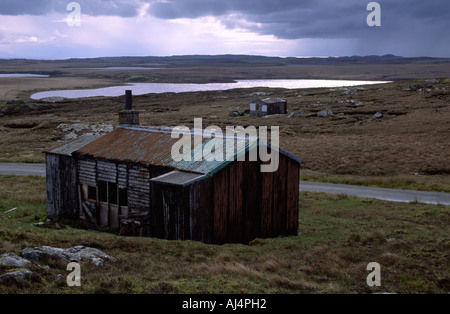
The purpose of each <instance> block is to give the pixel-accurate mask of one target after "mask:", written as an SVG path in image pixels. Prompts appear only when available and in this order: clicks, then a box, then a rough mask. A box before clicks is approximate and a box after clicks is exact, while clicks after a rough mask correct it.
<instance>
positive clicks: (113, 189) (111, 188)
mask: <svg viewBox="0 0 450 314" xmlns="http://www.w3.org/2000/svg"><path fill="white" fill-rule="evenodd" d="M108 195H109V203H110V204H113V205H117V184H115V183H111V182H108Z"/></svg>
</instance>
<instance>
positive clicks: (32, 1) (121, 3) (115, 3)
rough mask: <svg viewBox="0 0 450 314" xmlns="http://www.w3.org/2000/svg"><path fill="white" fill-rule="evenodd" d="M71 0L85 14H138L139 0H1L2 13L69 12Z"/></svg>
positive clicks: (129, 15) (125, 15)
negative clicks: (76, 3) (68, 6)
mask: <svg viewBox="0 0 450 314" xmlns="http://www.w3.org/2000/svg"><path fill="white" fill-rule="evenodd" d="M70 2H78V3H79V4H80V6H81V10H82V13H83V14H88V15H92V16H99V15H109V16H122V17H132V16H136V14H137V10H138V7H139V3H140V2H139V1H126V0H77V1H68V0H1V1H0V15H25V14H28V15H46V14H49V13H53V12H60V13H64V12H67V5H68V4H69V3H70Z"/></svg>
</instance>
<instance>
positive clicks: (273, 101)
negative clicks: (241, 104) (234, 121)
mask: <svg viewBox="0 0 450 314" xmlns="http://www.w3.org/2000/svg"><path fill="white" fill-rule="evenodd" d="M286 113H287V102H286V100H283V99H281V98H278V97H272V98H266V99H263V100H260V99H257V100H255V101H253V102H252V103H251V104H250V116H251V117H264V116H269V115H274V114H286Z"/></svg>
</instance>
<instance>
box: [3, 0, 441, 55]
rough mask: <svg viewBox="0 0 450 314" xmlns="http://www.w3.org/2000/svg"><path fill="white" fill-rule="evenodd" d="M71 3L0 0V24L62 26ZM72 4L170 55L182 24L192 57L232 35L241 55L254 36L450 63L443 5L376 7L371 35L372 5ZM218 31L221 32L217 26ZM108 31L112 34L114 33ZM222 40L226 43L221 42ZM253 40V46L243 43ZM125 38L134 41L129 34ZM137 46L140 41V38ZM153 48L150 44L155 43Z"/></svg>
mask: <svg viewBox="0 0 450 314" xmlns="http://www.w3.org/2000/svg"><path fill="white" fill-rule="evenodd" d="M69 2H70V1H67V0H66V1H65V0H40V1H37V0H2V1H1V2H0V16H5V17H16V18H17V21H19V20H20V21H24V17H28V19H33V18H32V17H34V19H39V18H40V17H45V16H46V17H48V16H60V19H62V18H64V16H66V15H67V14H68V11H67V9H66V8H67V4H68V3H69ZM76 2H78V3H79V4H80V5H81V10H82V14H83V16H85V17H86V18H85V20H88V21H89V25H90V27H92V29H91V32H94V33H95V32H98V31H100V30H103V31H104V32H107V30H106V29H105V26H104V25H101V24H102V23H105V21H109V22H110V21H111V19H114V21H115V22H116V23H119V24H122V23H124V22H125V21H126V22H127V23H128V24H133V25H135V26H136V27H137V28H136V29H135V30H133V29H131V28H130V27H129V26H128V25H123V26H124V27H125V29H127V30H128V31H130V32H132V33H133V32H143V30H141V29H139V28H140V27H146V26H145V25H144V24H143V23H136V21H138V22H139V21H147V22H148V21H151V25H147V27H152V28H156V29H159V30H160V32H159V33H158V34H159V36H160V38H161V43H164V44H166V45H169V46H172V44H173V46H174V48H176V47H175V45H176V42H173V43H172V42H170V43H169V42H168V41H167V36H175V35H176V34H179V32H183V29H179V28H178V27H179V26H180V24H183V27H184V32H185V33H186V34H185V37H186V38H189V37H191V38H195V40H194V39H193V42H197V44H198V45H199V46H198V47H197V49H198V52H201V51H205V49H204V48H205V47H206V46H209V47H211V46H214V45H221V44H223V42H222V43H219V42H218V40H224V36H225V37H227V40H228V42H231V38H230V36H232V34H234V35H235V36H236V43H240V44H241V46H242V50H243V51H244V50H245V51H246V53H247V50H249V49H247V48H248V46H246V44H245V42H243V41H245V40H243V38H246V40H250V41H253V44H255V41H256V40H257V38H258V36H261V37H260V38H261V40H262V41H264V42H266V43H268V42H272V43H273V44H276V43H278V44H283V45H286V47H285V49H284V51H285V53H283V49H282V47H278V50H279V52H277V53H279V54H282V55H283V54H284V55H288V54H289V55H296V54H297V55H301V54H305V53H310V54H319V55H337V54H340V53H345V52H347V54H352V53H351V52H354V53H353V54H383V53H395V54H401V55H407V56H413V55H416V56H418V55H429V56H450V55H449V54H450V35H449V32H448V31H447V30H448V29H450V19H449V18H448V15H449V13H450V1H448V0H428V1H416V0H380V1H378V3H379V4H380V5H381V23H382V26H381V27H369V26H368V25H367V24H366V17H367V15H368V14H369V13H370V12H368V11H367V10H366V6H367V4H368V3H369V2H370V0H366V1H363V0H342V1H336V0H79V1H76ZM30 17H31V18H30ZM9 20H10V19H9ZM4 21H5V19H3V22H4ZM202 22H204V24H202ZM217 23H219V24H220V25H221V26H220V27H219V26H217ZM156 24H159V25H156ZM202 25H203V27H202ZM211 25H214V26H215V27H216V26H217V27H216V28H214V31H215V33H213V32H212V30H211V29H209V28H210V27H211ZM111 29H116V27H115V26H114V25H112V27H111ZM80 31H81V30H80ZM8 32H13V30H11V29H10V28H8V26H7V25H2V23H1V20H0V43H1V40H3V42H5V40H6V39H7V38H11V35H10V34H8ZM194 32H195V33H194ZM120 33H121V34H123V32H120ZM226 33H227V35H224V34H226ZM251 34H253V35H252V36H253V40H251V39H250V37H249V36H251ZM125 35H126V34H125ZM244 35H245V36H244ZM105 36H106V37H107V38H111V40H114V37H115V36H114V34H107V33H105V34H104V37H105ZM130 36H131V37H134V36H133V34H130ZM192 36H194V37H192ZM202 36H204V37H203V39H202ZM22 37H23V38H29V39H30V40H32V39H33V37H34V38H41V37H50V36H46V35H45V34H44V33H41V34H22ZM2 38H3V39H2ZM5 38H6V39H5ZM116 38H117V37H116ZM270 38H271V39H270ZM269 39H270V40H269ZM23 40H25V39H23ZM137 40H139V39H137ZM140 40H141V41H144V40H145V38H141V39H140ZM153 40H154V41H155V42H156V40H155V39H154V38H153ZM277 40H278V41H277ZM201 44H204V45H205V47H204V46H201ZM142 45H145V44H144V43H142V42H139V43H136V47H138V46H142ZM327 45H328V46H327ZM332 45H334V46H332ZM336 45H337V46H336ZM342 45H344V46H342ZM294 46H296V47H297V51H298V52H296V49H295V48H294ZM246 47H247V48H246ZM314 47H316V48H314ZM318 47H321V48H320V49H319V48H318ZM190 48H192V47H190ZM223 48H224V50H223V53H231V51H230V52H228V51H227V50H226V45H225V46H224V47H223ZM266 48H267V47H266ZM174 50H179V49H174ZM187 50H189V51H192V50H195V49H187ZM250 50H251V49H250ZM259 51H264V49H263V50H259ZM255 52H258V50H255ZM112 53H114V52H112ZM143 53H144V52H142V53H140V54H143ZM233 53H234V49H233ZM274 53H275V52H274ZM138 54H139V53H138ZM168 54H170V52H169V51H168Z"/></svg>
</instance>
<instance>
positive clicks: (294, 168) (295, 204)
mask: <svg viewBox="0 0 450 314" xmlns="http://www.w3.org/2000/svg"><path fill="white" fill-rule="evenodd" d="M299 181H300V165H299V164H298V163H297V162H295V161H293V160H289V161H288V176H287V184H286V185H287V186H286V190H287V196H286V200H287V205H286V207H287V208H286V224H287V226H286V231H287V234H288V235H297V232H298V214H299V212H298V208H299V193H300V192H299V189H298V183H297V182H299Z"/></svg>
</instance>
